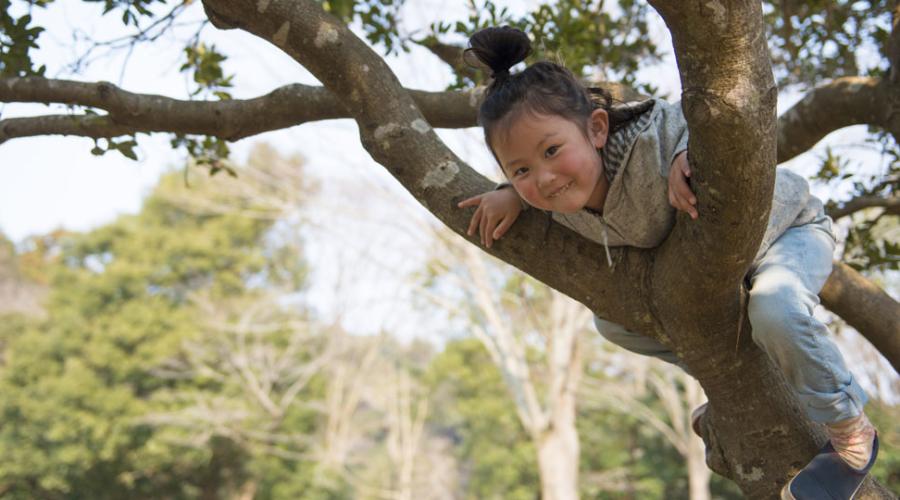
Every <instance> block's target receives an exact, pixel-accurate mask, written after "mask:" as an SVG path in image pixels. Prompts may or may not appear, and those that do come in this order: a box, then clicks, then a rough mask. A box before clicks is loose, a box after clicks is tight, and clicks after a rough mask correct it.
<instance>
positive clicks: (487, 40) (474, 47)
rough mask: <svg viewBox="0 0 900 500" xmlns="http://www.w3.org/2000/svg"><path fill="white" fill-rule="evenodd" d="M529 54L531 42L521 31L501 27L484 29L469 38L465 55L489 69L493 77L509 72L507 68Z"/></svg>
mask: <svg viewBox="0 0 900 500" xmlns="http://www.w3.org/2000/svg"><path fill="white" fill-rule="evenodd" d="M530 53H531V41H530V40H528V35H526V34H525V32H523V31H522V30H519V29H516V28H511V27H509V26H502V27H499V28H485V29H483V30H480V31H478V32H476V33H475V34H474V35H472V37H471V38H469V48H468V49H466V55H468V54H474V55H475V57H476V58H478V60H479V61H480V62H481V63H482V64H484V65H486V66H487V67H489V68H491V71H492V72H493V75H492V76H493V77H494V78H496V77H497V76H498V75H502V74H505V73H508V72H509V68H511V67H513V66H514V65H515V64H517V63H520V62H522V61H524V60H525V58H526V57H528V54H530Z"/></svg>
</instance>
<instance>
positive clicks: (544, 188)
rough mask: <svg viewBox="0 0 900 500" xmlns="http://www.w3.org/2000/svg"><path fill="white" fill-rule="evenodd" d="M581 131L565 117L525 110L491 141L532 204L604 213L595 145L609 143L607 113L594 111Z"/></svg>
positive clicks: (603, 183) (602, 179) (563, 210)
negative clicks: (607, 138) (593, 210)
mask: <svg viewBox="0 0 900 500" xmlns="http://www.w3.org/2000/svg"><path fill="white" fill-rule="evenodd" d="M586 126H587V128H588V134H587V136H586V135H585V133H584V131H583V129H582V128H581V127H579V126H578V125H577V124H575V123H573V122H572V121H571V120H568V119H566V118H564V117H561V116H555V115H549V116H548V115H535V114H533V113H528V112H523V113H521V114H520V115H519V116H517V117H515V118H513V119H512V122H511V126H510V127H508V128H506V129H505V130H502V131H497V132H496V133H495V135H496V137H494V138H493V139H494V140H492V141H491V142H492V145H493V149H494V153H495V154H496V156H497V159H498V161H499V162H500V166H501V167H502V168H503V172H504V173H505V174H506V177H507V178H508V179H509V181H510V182H511V183H512V185H513V187H514V188H515V189H516V191H517V192H518V193H519V196H521V197H522V199H524V200H525V201H526V202H528V204H529V205H531V206H533V207H537V208H540V209H542V210H550V211H553V212H561V213H572V212H577V211H579V210H581V209H582V208H585V207H588V208H592V209H595V210H598V211H602V209H603V202H604V201H605V200H606V191H607V188H608V185H607V182H606V178H605V176H604V175H603V162H602V160H601V159H600V155H598V154H597V148H600V147H603V145H604V144H606V136H607V133H608V131H609V117H608V115H607V114H606V111H604V110H602V109H598V110H596V111H594V112H593V114H592V115H591V118H590V120H588V122H587V123H586Z"/></svg>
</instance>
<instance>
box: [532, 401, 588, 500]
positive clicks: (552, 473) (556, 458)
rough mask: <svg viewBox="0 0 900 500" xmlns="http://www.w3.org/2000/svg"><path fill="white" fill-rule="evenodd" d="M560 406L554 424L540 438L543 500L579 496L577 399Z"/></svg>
mask: <svg viewBox="0 0 900 500" xmlns="http://www.w3.org/2000/svg"><path fill="white" fill-rule="evenodd" d="M565 406H566V407H565V408H562V407H561V406H557V407H556V408H555V410H556V414H555V415H554V417H553V423H552V424H551V425H550V426H549V428H548V429H547V430H546V431H545V432H544V433H543V434H542V435H541V436H540V437H539V438H538V440H537V443H536V444H537V454H538V466H539V467H540V476H541V499H542V500H576V499H577V498H578V457H579V444H578V433H577V431H576V430H575V401H574V399H572V400H571V401H570V402H569V404H566V405H565Z"/></svg>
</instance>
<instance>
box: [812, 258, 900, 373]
mask: <svg viewBox="0 0 900 500" xmlns="http://www.w3.org/2000/svg"><path fill="white" fill-rule="evenodd" d="M819 297H821V298H822V304H823V305H824V306H825V307H827V308H828V309H829V310H831V311H832V312H834V313H835V314H837V315H838V316H840V317H841V318H843V319H844V321H846V322H847V323H848V324H849V325H850V326H852V327H853V328H856V329H857V331H859V332H860V333H862V335H863V336H864V337H866V339H868V341H869V342H871V343H872V345H874V346H875V347H876V348H877V349H878V351H879V352H881V354H883V355H884V357H885V358H887V360H888V361H889V362H890V363H891V365H893V366H894V370H897V371H898V372H900V304H898V303H897V301H895V300H894V299H892V298H891V297H890V296H889V295H888V294H887V293H885V291H884V290H882V289H880V288H878V287H877V286H876V285H875V284H873V283H872V282H870V281H869V280H867V279H866V278H864V277H863V276H862V275H860V274H859V273H858V272H856V271H854V270H853V268H851V267H850V266H848V265H846V264H842V263H840V262H835V263H834V270H833V271H832V272H831V276H829V278H828V281H826V282H825V287H824V288H822V291H821V292H819ZM872 311H877V312H878V313H877V314H872Z"/></svg>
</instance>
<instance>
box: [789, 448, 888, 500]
mask: <svg viewBox="0 0 900 500" xmlns="http://www.w3.org/2000/svg"><path fill="white" fill-rule="evenodd" d="M877 457H878V434H877V433H876V434H875V440H874V441H873V443H872V457H871V458H870V459H869V463H868V464H866V466H865V467H863V468H862V469H854V468H853V467H850V466H849V465H848V464H847V462H845V461H844V460H843V459H842V458H841V457H840V455H838V453H837V452H836V451H834V447H833V446H831V441H829V442H828V443H827V444H826V445H825V447H824V448H822V449H821V450H820V451H819V453H818V454H817V455H816V456H815V457H813V459H812V461H810V462H809V464H808V465H807V466H806V467H804V468H803V470H801V471H800V472H799V473H798V474H797V475H796V476H794V478H793V479H791V480H790V482H788V484H786V485H784V488H782V489H781V500H818V499H822V498H833V499H835V500H851V499H852V498H853V495H856V491H857V490H859V487H860V485H862V482H863V480H864V479H865V478H866V475H867V474H868V473H869V471H870V470H871V469H872V466H873V465H874V464H875V459H876V458H877Z"/></svg>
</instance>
